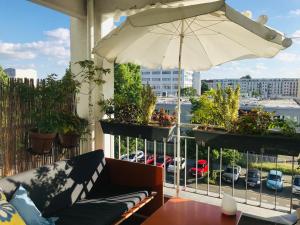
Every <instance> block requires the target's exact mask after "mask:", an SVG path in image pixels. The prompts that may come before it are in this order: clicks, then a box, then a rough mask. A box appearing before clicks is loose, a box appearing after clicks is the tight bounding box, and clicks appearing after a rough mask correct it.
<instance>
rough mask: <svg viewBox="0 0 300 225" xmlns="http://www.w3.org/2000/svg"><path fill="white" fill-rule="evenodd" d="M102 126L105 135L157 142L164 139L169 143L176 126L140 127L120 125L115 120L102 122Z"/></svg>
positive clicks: (155, 125) (128, 124) (127, 124)
mask: <svg viewBox="0 0 300 225" xmlns="http://www.w3.org/2000/svg"><path fill="white" fill-rule="evenodd" d="M100 125H101V127H102V130H103V133H105V134H111V135H120V136H126V137H136V138H142V139H147V140H157V141H162V140H163V139H164V138H165V139H166V140H167V141H168V140H169V139H170V138H171V136H172V134H173V132H174V128H175V126H170V127H160V126H158V125H157V124H150V125H139V124H131V123H118V122H115V121H113V120H100Z"/></svg>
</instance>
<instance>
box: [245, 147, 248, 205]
mask: <svg viewBox="0 0 300 225" xmlns="http://www.w3.org/2000/svg"><path fill="white" fill-rule="evenodd" d="M246 165H247V166H246V186H245V187H246V192H245V203H246V204H247V201H248V170H249V152H248V151H247V159H246Z"/></svg>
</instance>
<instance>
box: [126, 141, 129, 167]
mask: <svg viewBox="0 0 300 225" xmlns="http://www.w3.org/2000/svg"><path fill="white" fill-rule="evenodd" d="M126 141H127V146H126V148H127V161H129V137H126Z"/></svg>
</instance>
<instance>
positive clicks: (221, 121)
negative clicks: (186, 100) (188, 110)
mask: <svg viewBox="0 0 300 225" xmlns="http://www.w3.org/2000/svg"><path fill="white" fill-rule="evenodd" d="M239 96H240V88H239V87H237V88H236V89H232V88H231V87H227V88H225V89H222V88H221V86H220V85H218V87H217V89H216V90H214V89H211V90H210V91H207V92H205V93H204V94H203V95H201V96H200V97H199V99H198V100H197V99H192V101H191V102H192V113H193V117H192V123H199V124H201V125H203V126H204V127H207V126H218V127H223V128H225V129H226V130H232V129H233V124H234V122H235V121H236V120H237V118H238V109H239Z"/></svg>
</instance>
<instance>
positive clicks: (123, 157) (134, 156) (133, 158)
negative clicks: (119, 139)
mask: <svg viewBox="0 0 300 225" xmlns="http://www.w3.org/2000/svg"><path fill="white" fill-rule="evenodd" d="M120 159H121V160H124V161H129V162H135V161H137V162H139V161H141V160H142V159H144V152H143V151H137V154H135V152H134V153H130V154H129V158H128V157H127V154H124V155H121V158H120Z"/></svg>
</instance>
